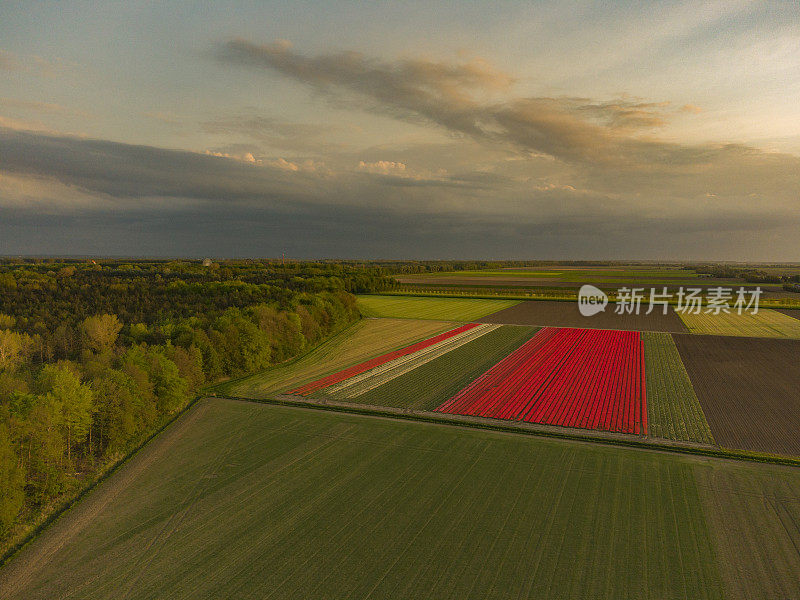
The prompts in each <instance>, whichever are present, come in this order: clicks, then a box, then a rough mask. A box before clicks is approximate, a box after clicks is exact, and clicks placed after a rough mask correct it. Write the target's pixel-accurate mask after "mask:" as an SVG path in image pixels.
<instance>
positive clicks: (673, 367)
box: [642, 332, 714, 444]
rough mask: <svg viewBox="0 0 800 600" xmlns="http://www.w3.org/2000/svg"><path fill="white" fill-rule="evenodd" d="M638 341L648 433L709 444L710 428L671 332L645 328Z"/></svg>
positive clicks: (712, 438) (710, 440)
mask: <svg viewBox="0 0 800 600" xmlns="http://www.w3.org/2000/svg"><path fill="white" fill-rule="evenodd" d="M642 341H643V342H644V358H645V376H646V381H647V415H648V427H649V433H650V435H653V436H656V437H662V438H667V439H672V440H683V441H687V442H688V441H693V442H699V443H703V444H713V443H714V437H713V436H712V435H711V429H710V428H709V426H708V423H707V422H706V417H705V415H704V414H703V409H702V408H701V407H700V402H699V400H698V399H697V395H696V394H695V392H694V388H692V382H691V381H690V380H689V375H688V374H687V373H686V368H685V367H684V366H683V362H682V361H681V357H680V354H679V353H678V349H677V348H676V347H675V342H674V341H673V339H672V336H671V335H670V334H668V333H653V332H646V333H643V334H642Z"/></svg>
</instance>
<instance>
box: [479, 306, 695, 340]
mask: <svg viewBox="0 0 800 600" xmlns="http://www.w3.org/2000/svg"><path fill="white" fill-rule="evenodd" d="M614 308H615V306H614V305H613V304H610V305H609V306H607V307H606V310H605V312H601V313H598V314H596V315H592V316H591V317H584V316H583V315H581V313H580V312H579V311H578V305H577V303H576V302H554V301H547V300H529V301H524V302H519V303H518V304H516V305H515V306H512V307H509V308H506V309H504V310H501V311H498V312H494V313H492V314H489V315H486V316H484V317H480V318H478V319H477V320H478V321H480V322H481V323H508V324H515V325H538V326H540V327H544V326H550V327H590V328H593V329H621V330H626V331H671V332H677V333H682V332H685V331H688V330H687V328H686V325H684V324H683V321H681V319H680V318H679V317H678V315H677V314H675V312H674V311H673V310H672V307H669V310H668V311H667V314H666V315H665V314H662V312H661V310H655V311H653V312H652V313H650V314H649V315H646V314H639V315H628V314H625V315H619V314H616V313H615V312H614ZM642 312H643V313H644V311H642Z"/></svg>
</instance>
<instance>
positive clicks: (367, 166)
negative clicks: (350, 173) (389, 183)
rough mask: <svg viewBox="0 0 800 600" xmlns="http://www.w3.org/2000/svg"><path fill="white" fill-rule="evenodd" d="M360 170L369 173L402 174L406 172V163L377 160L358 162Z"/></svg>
mask: <svg viewBox="0 0 800 600" xmlns="http://www.w3.org/2000/svg"><path fill="white" fill-rule="evenodd" d="M358 169H359V170H360V171H367V172H369V173H382V174H383V175H389V174H402V173H404V172H405V170H406V165H405V163H401V162H394V161H391V160H377V161H375V162H364V161H363V160H360V161H358Z"/></svg>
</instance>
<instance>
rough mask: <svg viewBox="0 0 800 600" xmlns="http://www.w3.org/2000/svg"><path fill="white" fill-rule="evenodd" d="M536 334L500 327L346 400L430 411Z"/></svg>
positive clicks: (534, 330) (533, 331) (515, 327)
mask: <svg viewBox="0 0 800 600" xmlns="http://www.w3.org/2000/svg"><path fill="white" fill-rule="evenodd" d="M535 332H536V328H534V327H519V326H515V325H505V326H502V327H500V328H499V329H495V330H494V331H491V332H489V333H487V334H486V335H483V336H481V337H479V338H478V339H476V340H472V341H471V342H469V343H467V344H465V345H463V346H461V347H459V348H456V349H454V350H451V351H450V352H448V353H447V354H444V355H442V356H439V357H438V358H436V359H434V360H432V361H430V362H428V363H426V364H424V365H422V366H420V367H417V368H416V369H414V370H413V371H410V372H408V373H406V374H404V375H401V376H400V377H398V378H396V379H393V380H391V381H389V382H388V383H385V384H383V385H381V386H379V387H376V388H374V389H371V390H369V391H368V392H366V393H364V394H361V395H359V396H355V397H351V398H348V400H349V401H350V402H362V403H364V404H372V405H376V406H393V407H399V408H412V409H416V410H432V409H434V408H436V407H437V406H439V405H440V404H441V403H442V402H444V401H445V400H447V399H448V398H449V397H450V396H452V395H453V394H455V393H456V392H458V391H459V390H460V389H461V388H463V387H465V386H466V385H467V384H469V383H470V382H472V381H473V380H474V379H476V378H477V377H479V376H480V375H481V374H483V373H484V371H486V370H488V369H489V368H490V367H492V366H493V365H494V364H495V363H497V362H499V361H500V360H502V359H503V358H504V357H505V356H506V355H508V354H510V353H511V352H513V351H514V350H516V349H517V348H518V347H519V346H520V345H521V344H523V343H524V342H525V340H527V339H528V338H530V337H531V336H532V335H533V334H534V333H535Z"/></svg>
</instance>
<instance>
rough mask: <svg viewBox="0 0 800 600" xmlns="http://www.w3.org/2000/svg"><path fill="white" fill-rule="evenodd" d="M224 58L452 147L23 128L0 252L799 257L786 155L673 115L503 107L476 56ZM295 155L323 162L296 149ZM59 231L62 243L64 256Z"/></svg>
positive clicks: (227, 52)
mask: <svg viewBox="0 0 800 600" xmlns="http://www.w3.org/2000/svg"><path fill="white" fill-rule="evenodd" d="M223 57H224V59H225V60H226V61H228V62H232V63H234V64H237V65H239V66H245V67H247V68H251V69H252V68H257V69H267V70H269V71H273V72H277V73H280V74H282V75H283V76H288V77H291V78H293V79H295V80H297V81H300V82H303V83H305V84H307V85H308V86H309V87H310V88H311V89H312V90H313V91H316V92H319V93H321V94H323V96H324V97H326V98H331V99H333V100H334V101H336V102H339V101H340V99H341V98H342V97H347V98H349V100H348V102H351V105H352V103H353V102H355V103H356V105H357V106H359V107H361V108H364V109H366V110H369V111H377V112H380V113H382V114H385V115H389V116H391V117H394V118H397V119H400V120H408V121H413V122H415V123H427V124H429V125H430V126H432V127H435V128H438V129H440V130H444V131H445V132H447V133H448V134H449V136H448V137H447V138H445V139H447V140H448V141H446V142H441V143H436V144H433V143H428V144H421V143H412V142H408V141H407V142H405V143H402V144H400V143H387V144H382V145H379V146H375V147H372V148H361V149H358V150H353V149H342V148H337V147H335V146H334V145H332V144H329V145H324V144H323V142H324V141H325V139H326V137H327V136H328V134H335V133H336V131H338V130H330V129H328V128H326V127H325V126H320V125H314V124H305V123H292V122H287V121H281V120H279V119H275V118H272V117H270V116H267V115H259V114H248V113H247V110H249V109H243V111H242V112H241V113H240V114H236V115H223V116H219V117H217V118H215V119H211V120H207V121H205V122H204V123H203V124H202V128H203V130H204V131H205V132H206V133H208V134H210V135H220V136H225V137H227V138H231V137H233V138H236V137H239V138H240V140H236V139H234V140H233V142H235V143H227V144H225V145H222V144H220V145H219V146H214V145H213V144H210V145H209V146H208V147H207V148H204V147H200V148H199V151H197V152H190V151H186V150H169V149H165V148H158V147H153V146H141V145H138V146H137V145H131V144H123V143H118V142H112V141H107V140H97V139H83V138H77V137H70V136H65V135H57V134H46V133H43V132H38V133H37V132H33V131H20V130H19V129H20V125H24V124H21V123H15V124H13V125H15V129H16V130H15V129H9V128H5V129H1V128H0V148H2V149H3V151H2V152H0V178H2V179H0V182H3V181H5V183H4V184H0V252H3V251H5V252H11V253H19V252H21V251H23V250H24V249H25V248H32V247H35V243H39V244H40V246H41V248H42V249H41V250H39V252H44V251H45V249H46V248H51V247H52V245H53V244H56V242H57V241H58V240H62V241H61V242H58V243H62V244H67V245H68V247H69V248H81V249H85V248H90V247H92V246H91V244H92V240H93V239H94V240H98V241H97V244H99V245H97V246H96V247H102V248H105V249H108V248H112V249H113V248H116V249H117V250H118V251H117V252H109V251H106V252H105V253H112V254H120V253H122V254H125V253H129V254H130V253H134V254H141V253H142V252H141V251H139V252H134V251H132V249H133V248H135V247H139V248H142V249H143V248H146V249H147V250H148V253H153V254H181V253H192V252H196V253H197V254H201V255H203V254H215V253H216V254H228V255H236V254H238V255H259V254H262V255H263V254H270V253H275V252H279V251H281V250H282V249H286V250H287V251H289V252H291V254H293V255H295V256H355V257H372V258H376V257H417V258H421V257H429V258H434V257H437V258H448V257H450V258H451V257H453V256H458V257H466V256H475V257H480V256H482V257H527V258H531V257H533V256H540V257H562V258H563V257H574V258H581V257H583V258H585V257H587V256H592V257H608V258H661V259H665V258H698V259H703V258H706V259H714V258H728V259H742V258H744V259H748V260H753V259H757V258H763V259H765V260H767V259H769V260H778V259H783V260H786V259H787V257H794V256H797V254H798V253H800V240H798V238H797V236H796V231H797V228H798V227H800V205H798V202H797V199H798V197H800V179H799V178H798V177H797V173H798V172H800V158H798V157H796V156H792V155H789V154H779V153H768V152H763V151H759V150H756V149H753V148H749V147H746V146H742V145H736V144H724V143H720V144H694V145H692V144H680V143H676V142H668V141H663V140H660V139H658V137H657V133H658V131H659V128H661V127H663V126H664V124H665V123H669V122H670V120H671V119H673V118H689V117H688V115H687V114H686V113H692V112H695V111H694V110H693V109H688V108H686V106H678V105H673V104H670V103H668V102H666V101H650V100H646V99H642V98H638V97H635V96H624V95H623V96H620V97H618V98H614V99H610V100H608V99H604V100H603V99H601V100H598V99H592V98H581V97H523V96H518V95H516V96H515V95H514V94H513V91H514V78H513V77H511V76H509V75H507V74H503V73H501V72H499V71H497V70H496V69H494V68H492V67H491V66H490V65H488V64H486V63H485V62H482V61H476V60H473V61H469V62H455V63H452V64H451V63H447V62H441V61H432V60H427V59H424V60H423V59H415V60H408V59H406V60H397V61H386V60H378V59H373V58H369V57H366V56H364V55H361V54H358V53H337V54H328V55H321V56H311V57H307V56H304V55H302V54H300V53H298V52H296V51H294V50H292V48H291V46H290V45H288V44H286V43H276V44H271V45H267V46H256V45H253V44H249V43H247V42H243V41H236V42H233V43H231V44H228V45H227V46H226V47H225V49H224V50H223ZM32 110H33V109H32ZM253 112H254V111H253ZM681 115H683V117H681ZM422 139H425V138H422ZM223 141H224V142H228V141H229V139H224V140H223ZM265 146H274V148H272V149H271V150H270V149H266V148H265ZM309 146H318V147H319V148H324V150H320V151H319V153H312V152H308V153H302V149H303V148H304V147H309ZM59 228H61V229H59ZM69 228H73V230H74V236H73V237H74V239H75V241H74V243H71V242H68V241H64V240H67V238H68V236H67V234H66V233H65V232H66V231H68V229H69ZM92 234H93V235H92ZM6 236H7V237H6ZM93 236H94V237H93ZM126 236H127V237H126ZM131 236H133V237H131ZM129 238H130V241H128V240H129ZM123 239H125V240H126V241H125V242H124V243H123V242H122V241H121V240H123ZM115 242H116V243H118V244H120V245H119V246H118V247H115V246H113V244H114V243H115ZM70 243H71V244H72V245H69V244H70ZM123 244H127V245H123ZM15 248H16V249H17V250H16V251H15V250H14V249H15ZM743 248H746V249H747V251H748V255H747V256H742V254H741V253H742V252H743ZM181 249H183V251H181Z"/></svg>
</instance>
